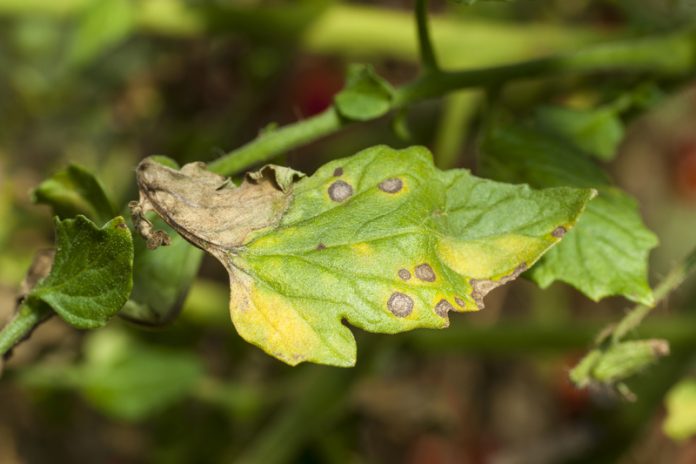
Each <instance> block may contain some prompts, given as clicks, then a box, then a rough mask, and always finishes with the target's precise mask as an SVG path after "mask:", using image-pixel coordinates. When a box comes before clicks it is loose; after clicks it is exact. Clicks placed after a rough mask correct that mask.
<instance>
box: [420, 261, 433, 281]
mask: <svg viewBox="0 0 696 464" xmlns="http://www.w3.org/2000/svg"><path fill="white" fill-rule="evenodd" d="M416 277H418V278H419V279H420V280H424V281H426V282H435V271H433V268H432V267H430V264H428V263H423V264H419V265H418V266H416Z"/></svg>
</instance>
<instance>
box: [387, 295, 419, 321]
mask: <svg viewBox="0 0 696 464" xmlns="http://www.w3.org/2000/svg"><path fill="white" fill-rule="evenodd" d="M387 308H389V311H391V312H392V314H393V315H395V316H396V317H406V316H408V315H409V314H411V311H413V299H411V297H410V296H408V295H404V294H403V293H401V292H394V293H392V295H391V296H390V297H389V301H387Z"/></svg>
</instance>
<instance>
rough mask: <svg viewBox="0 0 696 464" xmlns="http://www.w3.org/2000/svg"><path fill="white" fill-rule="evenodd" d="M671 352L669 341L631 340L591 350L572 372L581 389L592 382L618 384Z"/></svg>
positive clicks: (572, 378) (574, 380)
mask: <svg viewBox="0 0 696 464" xmlns="http://www.w3.org/2000/svg"><path fill="white" fill-rule="evenodd" d="M667 354H669V344H668V343H667V342H666V341H665V340H631V341H626V342H621V343H617V344H614V345H611V346H609V347H608V348H606V349H602V348H597V349H595V350H592V351H591V352H590V353H588V354H587V355H586V356H585V357H584V358H583V359H582V361H580V363H578V365H577V366H576V367H574V368H573V370H572V371H571V372H570V379H571V380H572V381H573V383H575V385H577V386H578V387H579V388H584V387H586V386H588V385H590V384H592V383H600V384H606V385H614V384H616V383H617V382H621V381H623V380H626V379H628V378H629V377H631V376H633V375H635V374H637V373H639V372H641V371H643V370H644V369H645V368H646V367H648V366H650V365H651V364H653V363H655V362H656V361H657V360H658V359H659V358H661V357H664V356H666V355H667Z"/></svg>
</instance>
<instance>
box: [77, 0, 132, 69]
mask: <svg viewBox="0 0 696 464" xmlns="http://www.w3.org/2000/svg"><path fill="white" fill-rule="evenodd" d="M134 26H135V2H133V1H132V0H91V1H89V2H88V4H87V7H86V8H85V10H84V12H83V13H82V16H81V17H80V19H79V22H78V24H77V28H76V29H75V32H74V35H73V38H72V42H71V46H70V48H69V49H68V58H67V60H68V61H69V62H70V63H71V64H72V65H73V66H76V67H80V66H84V65H85V64H88V63H89V62H90V61H91V60H92V59H94V58H95V57H97V56H98V55H99V54H100V53H103V52H104V51H105V50H106V49H108V48H109V47H112V46H114V45H116V44H117V43H119V42H120V41H121V40H123V39H124V38H126V36H128V34H130V32H131V31H132V30H133V27H134Z"/></svg>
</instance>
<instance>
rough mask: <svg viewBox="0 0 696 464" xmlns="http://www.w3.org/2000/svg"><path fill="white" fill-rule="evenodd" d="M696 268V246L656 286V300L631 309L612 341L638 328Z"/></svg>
mask: <svg viewBox="0 0 696 464" xmlns="http://www.w3.org/2000/svg"><path fill="white" fill-rule="evenodd" d="M694 269H696V248H695V249H693V250H692V251H691V253H689V254H688V255H687V256H686V258H684V259H683V260H682V261H681V262H680V263H679V264H678V265H677V266H675V267H674V269H672V270H671V271H670V272H669V274H667V276H666V277H665V278H664V279H663V280H662V282H660V284H659V285H658V286H657V287H656V288H655V292H654V294H655V300H654V302H653V304H651V305H637V306H635V307H634V308H633V309H632V310H631V311H629V312H628V313H627V314H626V315H625V316H624V317H623V319H621V321H619V323H618V324H617V325H616V327H614V329H613V331H612V336H611V341H612V343H618V342H620V341H621V339H622V338H624V337H625V336H626V335H628V334H629V333H630V332H631V331H633V330H634V329H636V328H637V327H638V326H639V325H640V323H641V322H642V321H643V319H645V317H646V316H647V315H648V314H649V313H650V311H652V310H653V309H654V308H655V307H657V304H658V303H659V302H660V301H662V300H663V299H665V297H667V295H669V294H670V293H672V291H674V290H675V289H676V288H677V287H679V286H680V285H681V284H682V282H684V279H686V278H687V276H688V275H689V274H690V273H691V272H692V271H693V270H694Z"/></svg>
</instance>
